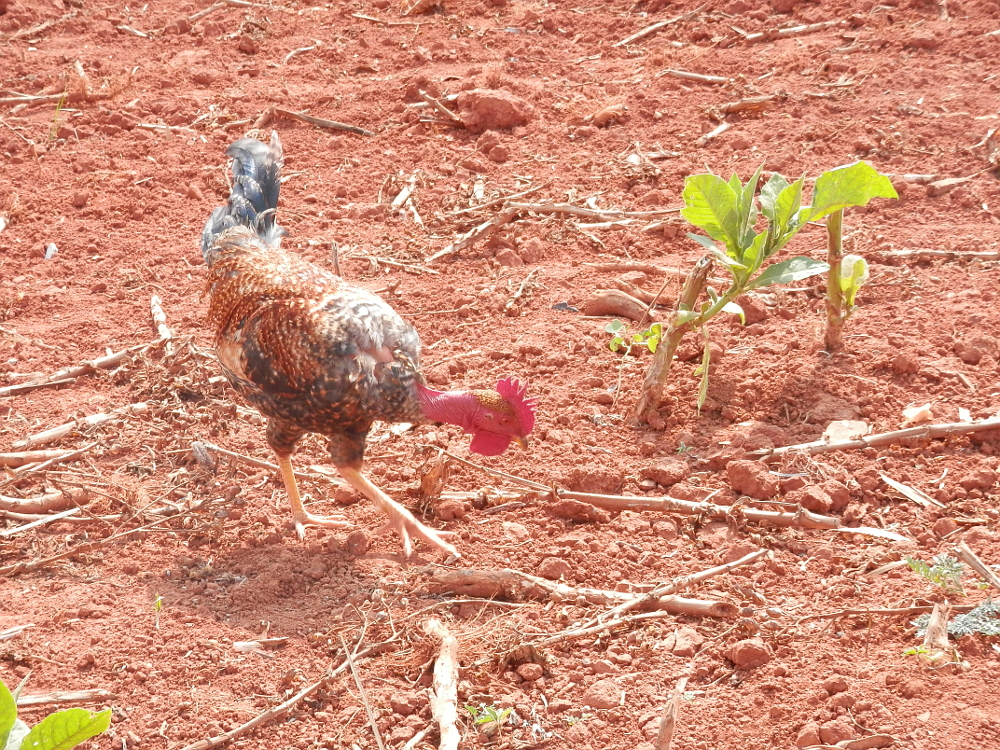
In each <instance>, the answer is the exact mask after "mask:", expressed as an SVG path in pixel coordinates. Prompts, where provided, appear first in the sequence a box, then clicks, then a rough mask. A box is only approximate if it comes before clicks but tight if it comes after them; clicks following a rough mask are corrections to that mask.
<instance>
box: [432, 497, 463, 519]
mask: <svg viewBox="0 0 1000 750" xmlns="http://www.w3.org/2000/svg"><path fill="white" fill-rule="evenodd" d="M434 515H436V516H437V517H438V518H440V519H441V520H442V521H454V520H455V519H456V518H465V503H464V502H463V501H462V500H459V499H458V498H451V499H449V500H442V501H441V502H440V503H438V505H437V506H436V507H435V508H434Z"/></svg>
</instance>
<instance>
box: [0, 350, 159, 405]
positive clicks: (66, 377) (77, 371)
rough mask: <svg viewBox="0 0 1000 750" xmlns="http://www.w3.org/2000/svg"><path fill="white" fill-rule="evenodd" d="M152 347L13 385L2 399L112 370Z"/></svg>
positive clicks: (0, 394) (2, 392)
mask: <svg viewBox="0 0 1000 750" xmlns="http://www.w3.org/2000/svg"><path fill="white" fill-rule="evenodd" d="M149 346H151V345H150V344H139V345H137V346H131V347H129V348H128V349H123V350H122V351H120V352H115V353H114V354H107V355H105V356H103V357H98V358H97V359H92V360H90V361H89V362H84V363H83V364H81V365H76V366H74V367H64V368H63V369H61V370H59V371H58V372H54V373H52V374H51V375H47V376H46V377H44V378H42V379H41V380H36V381H34V382H33V383H24V384H22V385H12V386H7V387H5V388H0V398H3V397H4V396H12V395H14V394H15V393H17V392H18V389H21V388H24V387H26V386H34V387H39V388H40V387H42V386H45V385H54V384H56V383H66V382H69V381H70V380H72V379H73V378H78V377H81V376H82V375H89V374H90V373H92V372H95V371H97V370H110V369H111V368H113V367H116V366H118V365H119V364H121V362H122V360H123V359H125V358H126V357H127V356H129V355H130V354H131V353H132V352H136V351H139V350H140V349H147V348H149Z"/></svg>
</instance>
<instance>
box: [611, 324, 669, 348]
mask: <svg viewBox="0 0 1000 750" xmlns="http://www.w3.org/2000/svg"><path fill="white" fill-rule="evenodd" d="M625 329H626V326H625V323H623V322H622V321H620V320H617V319H615V320H612V321H611V322H610V323H608V324H607V325H606V326H604V331H605V332H606V333H610V334H611V340H610V341H609V342H608V348H609V349H611V351H613V352H620V351H622V350H623V349H624V352H625V355H626V356H628V355H629V354H631V353H632V349H633V348H645V349H649V351H650V352H652V353H654V354H655V353H656V347H658V346H659V345H660V336H661V335H662V334H663V326H662V325H661V324H660V323H653V325H651V326H650V327H649V328H647V329H646V330H645V331H639V332H638V333H633V334H632V335H631V336H629V335H628V332H627V331H626V330H625Z"/></svg>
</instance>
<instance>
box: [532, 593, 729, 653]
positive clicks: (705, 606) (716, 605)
mask: <svg viewBox="0 0 1000 750" xmlns="http://www.w3.org/2000/svg"><path fill="white" fill-rule="evenodd" d="M668 598H670V599H676V600H678V601H683V602H685V603H686V604H687V605H689V606H686V607H678V608H677V609H667V608H664V609H663V610H662V611H657V612H643V613H642V614H638V615H626V616H624V617H620V618H618V619H617V620H609V621H608V622H605V623H601V624H600V625H594V626H592V627H589V628H579V629H571V630H563V631H562V632H560V633H556V634H554V635H551V636H549V637H548V638H543V639H542V640H540V641H533V642H532V643H531V645H532V646H534V647H535V648H544V647H546V646H552V645H554V644H556V643H562V642H564V641H572V640H576V639H577V638H586V637H587V636H590V635H600V634H601V633H606V632H607V633H610V632H611V631H612V630H613V629H615V628H619V627H621V626H623V625H629V624H631V623H634V622H642V621H644V620H658V619H661V618H663V617H671V616H674V615H687V616H689V617H718V618H725V619H731V618H733V617H735V616H736V614H737V612H738V610H737V609H736V606H735V605H733V604H730V603H729V602H718V601H704V600H701V599H683V600H682V599H680V597H668Z"/></svg>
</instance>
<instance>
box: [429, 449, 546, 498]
mask: <svg viewBox="0 0 1000 750" xmlns="http://www.w3.org/2000/svg"><path fill="white" fill-rule="evenodd" d="M421 447H427V448H436V447H437V446H433V445H430V446H421ZM442 453H443V454H444V455H446V456H448V458H450V459H452V460H454V461H458V462H459V463H460V464H465V465H466V466H469V467H471V468H473V469H479V470H480V471H484V472H486V473H487V474H492V475H493V476H495V477H500V478H501V479H506V480H508V481H510V482H514V483H515V484H519V485H521V486H522V487H527V488H528V489H531V490H537V491H538V492H552V488H551V487H549V486H548V485H544V484H542V483H540V482H535V481H532V480H531V479H523V478H522V477H518V476H514V475H513V474H508V473H506V472H503V471H500V470H498V469H490V468H488V467H486V466H480V465H479V464H476V463H473V462H472V461H468V460H466V459H464V458H462V457H461V456H456V455H455V454H454V453H449V452H448V451H442Z"/></svg>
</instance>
